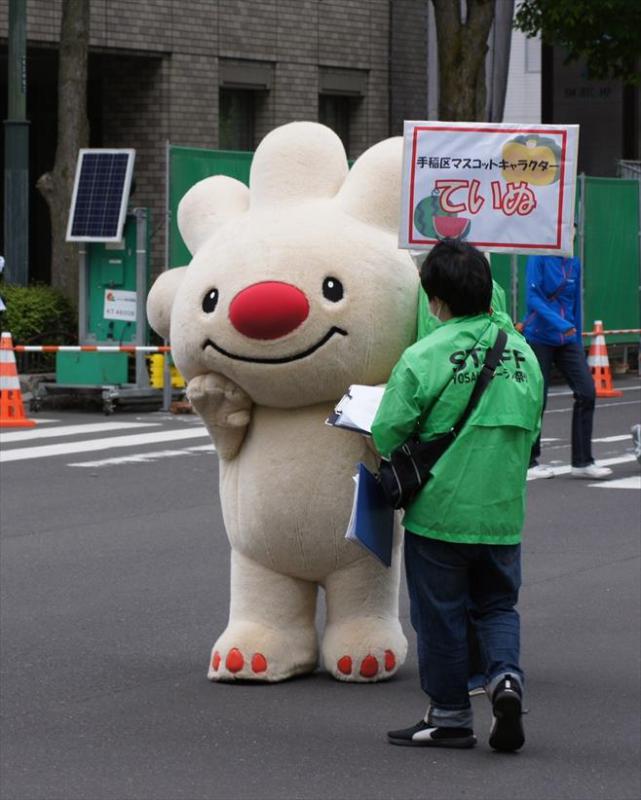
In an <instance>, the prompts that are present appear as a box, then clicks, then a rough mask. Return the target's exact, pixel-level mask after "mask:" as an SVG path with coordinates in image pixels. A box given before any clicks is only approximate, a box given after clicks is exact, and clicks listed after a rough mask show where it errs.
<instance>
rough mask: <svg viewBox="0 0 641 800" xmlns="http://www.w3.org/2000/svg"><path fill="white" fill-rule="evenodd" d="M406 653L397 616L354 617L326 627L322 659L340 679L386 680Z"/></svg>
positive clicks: (403, 637)
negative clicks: (392, 617) (383, 617)
mask: <svg viewBox="0 0 641 800" xmlns="http://www.w3.org/2000/svg"><path fill="white" fill-rule="evenodd" d="M406 655H407V639H406V638H405V636H404V634H403V631H402V629H401V626H400V623H399V622H398V620H394V619H379V618H373V617H364V618H363V617H361V618H358V617H355V618H353V619H350V620H347V621H345V622H341V623H337V624H334V625H329V626H328V627H327V630H326V631H325V638H324V640H323V661H324V663H325V668H326V669H327V670H328V671H329V672H330V673H331V674H332V675H333V676H334V677H335V678H337V679H338V680H339V681H357V682H360V683H373V682H374V681H384V680H387V679H388V678H391V677H392V675H394V673H395V672H396V671H397V669H398V668H399V667H400V666H401V664H402V663H403V662H404V661H405V656H406Z"/></svg>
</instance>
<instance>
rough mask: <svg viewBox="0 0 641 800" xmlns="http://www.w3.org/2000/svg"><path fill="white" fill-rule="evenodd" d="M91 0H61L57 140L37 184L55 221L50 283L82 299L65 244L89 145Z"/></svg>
mask: <svg viewBox="0 0 641 800" xmlns="http://www.w3.org/2000/svg"><path fill="white" fill-rule="evenodd" d="M88 55H89V0H63V3H62V25H61V28H60V50H59V57H58V138H57V145H56V158H55V162H54V166H53V170H52V171H51V172H46V173H45V174H44V175H41V176H40V178H39V179H38V182H37V183H36V186H37V188H38V190H39V191H40V193H41V194H42V196H43V197H44V198H45V200H46V201H47V205H48V206H49V216H50V219H51V285H52V286H55V287H57V288H58V289H60V290H61V291H62V292H63V293H64V294H65V295H66V296H67V297H68V298H69V299H70V300H71V301H72V302H73V303H74V305H76V304H77V302H78V252H77V246H76V245H75V244H73V243H67V242H65V236H66V232H67V220H68V215H69V206H70V203H71V194H72V191H73V181H74V175H75V170H76V162H77V160H78V150H79V149H80V148H81V147H87V146H88V145H89V120H88V118H87V60H88Z"/></svg>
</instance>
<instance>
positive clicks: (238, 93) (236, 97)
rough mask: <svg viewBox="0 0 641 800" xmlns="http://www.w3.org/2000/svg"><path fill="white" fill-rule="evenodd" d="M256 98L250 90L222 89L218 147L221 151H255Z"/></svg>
mask: <svg viewBox="0 0 641 800" xmlns="http://www.w3.org/2000/svg"><path fill="white" fill-rule="evenodd" d="M254 129H255V96H254V92H253V91H251V90H250V89H221V90H220V96H219V111H218V142H219V144H218V146H219V148H220V149H221V150H253V149H254V141H255V136H254Z"/></svg>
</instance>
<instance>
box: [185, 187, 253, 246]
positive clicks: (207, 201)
mask: <svg viewBox="0 0 641 800" xmlns="http://www.w3.org/2000/svg"><path fill="white" fill-rule="evenodd" d="M248 208H249V189H248V188H247V187H246V186H245V184H244V183H241V182H240V181H237V180H235V179H234V178H228V177H227V176H226V175H214V177H213V178H205V180H204V181H199V182H198V183H196V184H194V186H192V187H191V189H190V190H189V191H188V192H187V194H186V195H185V196H184V197H183V199H182V200H181V201H180V203H179V204H178V229H179V230H180V235H181V236H182V237H183V240H184V242H185V244H186V245H187V247H188V248H189V252H190V253H191V254H192V255H194V253H195V252H196V251H197V250H198V249H199V248H200V246H201V245H202V244H204V242H205V241H206V240H207V239H209V237H210V236H211V235H212V233H214V231H216V230H217V229H218V228H219V227H220V226H221V225H222V224H223V223H224V222H227V220H229V219H231V218H232V217H236V216H238V215H239V214H242V213H243V212H244V211H247V209H248Z"/></svg>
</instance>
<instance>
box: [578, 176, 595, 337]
mask: <svg viewBox="0 0 641 800" xmlns="http://www.w3.org/2000/svg"><path fill="white" fill-rule="evenodd" d="M579 186H580V188H581V205H580V206H579V260H580V261H581V287H580V289H581V319H582V320H583V327H584V328H585V303H584V294H585V209H586V205H587V203H586V197H585V172H582V173H581V174H580V175H579ZM590 329H592V325H590ZM579 333H583V331H579Z"/></svg>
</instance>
